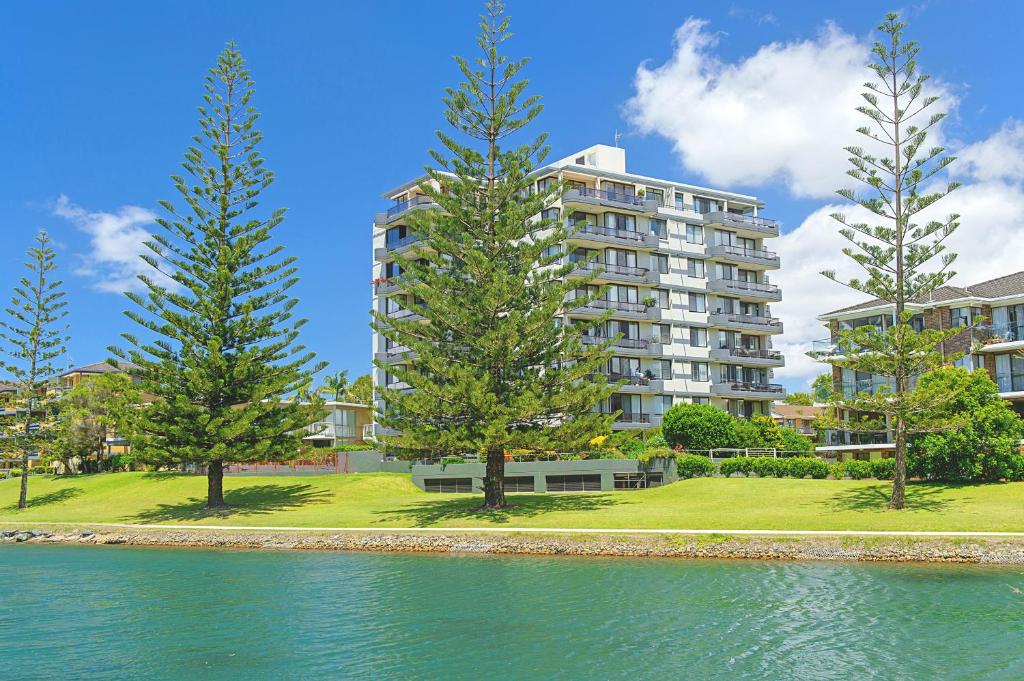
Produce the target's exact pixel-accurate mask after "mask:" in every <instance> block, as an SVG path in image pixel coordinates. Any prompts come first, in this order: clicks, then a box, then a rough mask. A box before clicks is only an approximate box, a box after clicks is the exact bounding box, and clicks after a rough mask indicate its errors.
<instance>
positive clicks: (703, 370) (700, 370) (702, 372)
mask: <svg viewBox="0 0 1024 681" xmlns="http://www.w3.org/2000/svg"><path fill="white" fill-rule="evenodd" d="M709 376H710V374H709V373H708V363H707V362H690V379H691V380H694V381H701V382H706V381H707V380H708V377H709Z"/></svg>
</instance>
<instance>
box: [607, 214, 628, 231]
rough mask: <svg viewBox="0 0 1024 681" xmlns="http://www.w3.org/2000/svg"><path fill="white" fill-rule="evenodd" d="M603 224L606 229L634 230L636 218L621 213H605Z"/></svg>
mask: <svg viewBox="0 0 1024 681" xmlns="http://www.w3.org/2000/svg"><path fill="white" fill-rule="evenodd" d="M604 226H605V227H607V228H608V229H617V230H619V231H622V232H635V231H636V218H635V217H633V216H632V215H623V214H622V213H605V214H604Z"/></svg>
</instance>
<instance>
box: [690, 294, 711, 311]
mask: <svg viewBox="0 0 1024 681" xmlns="http://www.w3.org/2000/svg"><path fill="white" fill-rule="evenodd" d="M686 297H687V303H688V308H689V310H690V312H707V311H708V297H707V296H706V295H704V294H703V293H688V294H686Z"/></svg>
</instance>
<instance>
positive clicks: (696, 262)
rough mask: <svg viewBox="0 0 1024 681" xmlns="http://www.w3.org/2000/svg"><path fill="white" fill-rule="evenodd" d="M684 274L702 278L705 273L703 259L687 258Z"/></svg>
mask: <svg viewBox="0 0 1024 681" xmlns="http://www.w3.org/2000/svg"><path fill="white" fill-rule="evenodd" d="M686 274H687V275H688V276H691V277H696V278H697V279H703V278H704V275H705V270H704V261H703V260H701V259H700V258H687V259H686Z"/></svg>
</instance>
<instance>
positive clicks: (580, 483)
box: [545, 474, 601, 492]
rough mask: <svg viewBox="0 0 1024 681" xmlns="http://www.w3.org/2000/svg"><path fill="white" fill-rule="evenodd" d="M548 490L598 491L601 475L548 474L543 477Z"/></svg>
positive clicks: (599, 489)
mask: <svg viewBox="0 0 1024 681" xmlns="http://www.w3.org/2000/svg"><path fill="white" fill-rule="evenodd" d="M545 482H546V483H547V488H548V491H549V492H599V491H601V475H600V474H596V475H548V476H546V478H545Z"/></svg>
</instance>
